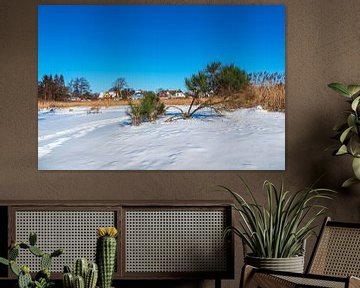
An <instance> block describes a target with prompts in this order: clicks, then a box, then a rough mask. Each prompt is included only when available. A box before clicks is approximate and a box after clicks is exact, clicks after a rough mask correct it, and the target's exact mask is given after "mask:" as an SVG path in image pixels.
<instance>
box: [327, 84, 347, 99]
mask: <svg viewBox="0 0 360 288" xmlns="http://www.w3.org/2000/svg"><path fill="white" fill-rule="evenodd" d="M328 87H329V88H331V89H333V90H334V91H335V92H337V93H339V94H340V95H342V96H345V97H348V98H350V97H351V95H350V92H349V90H348V88H347V86H346V85H344V84H341V83H330V84H329V85H328Z"/></svg>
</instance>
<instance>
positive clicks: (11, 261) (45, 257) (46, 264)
mask: <svg viewBox="0 0 360 288" xmlns="http://www.w3.org/2000/svg"><path fill="white" fill-rule="evenodd" d="M36 239H37V236H36V234H35V233H30V236H29V244H27V243H24V242H20V243H16V242H15V241H11V245H10V247H9V251H8V259H5V258H2V257H0V264H4V265H7V266H10V269H11V271H12V272H13V273H14V274H15V275H16V276H18V286H19V288H28V287H50V286H44V285H51V284H52V282H51V281H50V271H49V268H50V264H51V260H52V258H53V257H57V256H60V255H61V254H63V252H64V250H63V249H58V250H55V251H54V252H53V253H51V254H48V253H44V252H43V251H41V250H40V249H39V248H38V247H36V246H35V244H36ZM20 249H24V250H29V252H30V253H32V254H33V255H35V256H37V257H41V263H40V266H41V271H39V272H38V273H37V274H36V276H35V281H33V280H32V278H31V275H30V269H29V267H27V266H22V267H21V268H20V267H19V266H18V265H17V264H16V259H17V257H18V256H19V250H20Z"/></svg>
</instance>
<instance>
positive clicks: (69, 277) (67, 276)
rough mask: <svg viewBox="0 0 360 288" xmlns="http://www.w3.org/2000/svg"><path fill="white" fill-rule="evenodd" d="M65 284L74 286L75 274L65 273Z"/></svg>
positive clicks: (67, 287)
mask: <svg viewBox="0 0 360 288" xmlns="http://www.w3.org/2000/svg"><path fill="white" fill-rule="evenodd" d="M62 280H63V286H64V288H73V287H74V276H73V274H72V273H70V272H67V273H64V274H63V278H62Z"/></svg>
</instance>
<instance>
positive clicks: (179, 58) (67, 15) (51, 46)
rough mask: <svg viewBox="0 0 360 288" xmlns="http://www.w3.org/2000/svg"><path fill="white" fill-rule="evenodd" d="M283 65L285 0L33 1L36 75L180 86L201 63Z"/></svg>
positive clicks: (96, 84)
mask: <svg viewBox="0 0 360 288" xmlns="http://www.w3.org/2000/svg"><path fill="white" fill-rule="evenodd" d="M212 61H220V62H222V63H224V64H235V65H237V66H239V67H240V68H242V69H244V70H246V71H247V72H256V71H264V70H266V71H268V72H275V71H277V72H284V71H285V6H284V5H39V6H38V79H39V80H40V79H41V78H42V76H43V75H44V74H56V73H57V74H63V75H64V77H65V81H66V83H68V82H69V81H70V80H71V79H72V78H75V77H85V78H86V79H87V80H88V81H89V82H90V85H91V89H92V91H93V92H99V91H105V90H108V89H109V88H111V85H112V83H113V82H114V80H115V79H116V78H118V77H124V78H125V79H126V82H127V84H128V86H129V87H131V88H134V89H146V90H155V89H158V88H164V89H166V88H176V89H177V88H180V89H184V78H185V77H189V76H191V75H192V74H194V73H196V72H198V71H199V70H201V69H203V68H204V67H205V66H206V64H207V63H210V62H212Z"/></svg>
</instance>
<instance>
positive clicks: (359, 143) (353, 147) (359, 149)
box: [347, 135, 360, 157]
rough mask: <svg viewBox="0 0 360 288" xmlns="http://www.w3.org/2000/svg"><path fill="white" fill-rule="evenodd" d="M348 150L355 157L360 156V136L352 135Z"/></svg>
mask: <svg viewBox="0 0 360 288" xmlns="http://www.w3.org/2000/svg"><path fill="white" fill-rule="evenodd" d="M347 148H348V151H349V152H350V154H351V155H352V156H354V157H360V138H359V136H358V135H352V136H351V137H350V140H349V143H348V144H347Z"/></svg>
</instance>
